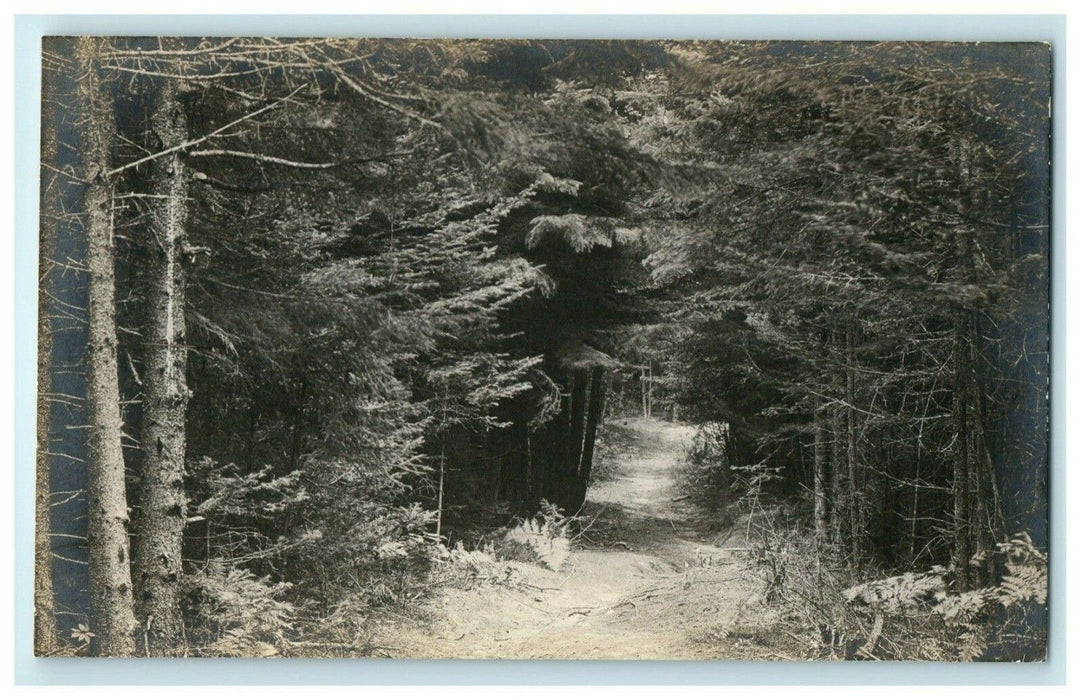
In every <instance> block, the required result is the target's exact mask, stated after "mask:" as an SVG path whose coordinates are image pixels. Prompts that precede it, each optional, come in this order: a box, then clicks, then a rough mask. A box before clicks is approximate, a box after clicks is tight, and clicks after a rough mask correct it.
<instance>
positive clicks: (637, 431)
mask: <svg viewBox="0 0 1088 700" xmlns="http://www.w3.org/2000/svg"><path fill="white" fill-rule="evenodd" d="M606 433H607V438H606V440H605V441H604V444H603V445H602V448H603V449H604V450H605V455H606V456H605V458H604V459H602V466H604V467H605V473H604V474H603V475H602V476H601V478H599V479H598V480H597V481H596V482H595V483H594V484H593V485H592V486H591V488H590V490H589V493H588V498H587V501H588V502H587V504H586V507H585V509H584V512H583V514H582V515H583V517H584V518H585V522H587V523H592V524H591V525H590V526H589V527H588V529H587V530H586V532H585V533H584V535H583V536H581V537H579V538H577V541H576V544H575V547H574V549H573V551H572V553H571V555H570V556H569V557H568V558H567V560H566V561H565V562H564V563H563V565H562V566H560V567H559V569H558V570H557V571H552V570H549V569H547V568H544V567H543V566H534V565H530V564H523V563H519V562H505V561H502V562H498V566H501V568H502V573H501V574H498V575H491V576H489V577H487V578H484V579H482V580H481V578H476V579H473V580H472V581H471V582H469V583H466V585H465V586H462V587H460V588H458V587H451V588H449V589H447V590H446V591H444V592H443V593H442V594H441V595H439V596H438V597H437V598H436V599H435V600H434V601H432V603H431V606H430V609H429V614H430V619H431V622H430V624H429V625H427V629H419V628H415V629H407V630H406V629H403V628H401V629H398V630H396V631H395V632H394V635H393V636H392V637H387V639H389V642H388V645H386V644H385V643H384V642H383V643H382V648H384V649H385V650H388V651H389V652H390V653H392V655H394V656H402V657H430V658H504V659H530V658H551V659H677V658H685V659H706V658H733V659H736V658H753V657H757V656H759V655H760V654H759V647H760V646H761V645H760V644H758V643H755V642H756V640H757V639H758V637H760V636H761V635H759V634H758V629H757V633H753V632H752V628H751V625H750V624H745V625H744V626H743V627H744V629H743V630H742V629H741V627H742V626H741V625H740V624H739V622H740V619H741V618H742V617H744V618H746V619H747V618H748V615H746V614H745V613H746V612H747V611H748V610H749V609H751V608H752V606H753V605H754V604H755V603H757V602H758V601H759V600H760V598H761V597H762V592H763V590H764V584H763V582H762V581H760V580H759V579H758V577H757V576H756V575H755V574H754V573H753V572H752V571H750V570H749V569H748V568H747V567H746V559H747V557H746V553H745V551H744V548H743V532H741V533H740V534H739V538H740V540H741V541H739V542H738V541H736V539H737V535H731V533H730V532H724V533H720V532H713V531H709V530H707V529H705V528H702V527H700V525H699V522H698V518H697V514H696V513H695V509H694V508H693V507H691V506H690V505H688V502H687V501H685V500H683V499H682V498H681V497H680V493H679V489H678V488H677V477H678V472H679V468H680V466H681V465H682V460H683V459H684V455H685V451H686V445H687V443H688V442H689V441H690V439H691V438H692V436H693V435H694V428H692V427H691V426H687V425H683V424H677V423H667V422H664V421H659V420H654V419H625V420H618V421H613V422H612V423H611V424H610V425H609V428H608V430H607V431H606ZM753 621H754V620H748V622H753ZM398 627H400V626H399V625H398ZM745 630H747V631H745ZM389 631H390V632H393V630H389ZM381 636H383V637H384V636H385V635H381Z"/></svg>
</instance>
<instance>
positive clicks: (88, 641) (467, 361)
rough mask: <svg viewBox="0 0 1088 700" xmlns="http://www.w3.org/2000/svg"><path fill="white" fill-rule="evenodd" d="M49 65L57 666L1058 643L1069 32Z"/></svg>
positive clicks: (50, 472) (50, 487)
mask: <svg viewBox="0 0 1088 700" xmlns="http://www.w3.org/2000/svg"><path fill="white" fill-rule="evenodd" d="M42 49H43V50H42V65H41V71H42V85H43V89H42V101H41V115H42V122H41V123H42V127H41V136H42V141H41V168H40V176H41V219H40V236H41V238H40V240H41V248H40V251H41V253H40V276H39V280H40V291H41V294H40V302H39V307H38V316H39V322H38V331H39V336H38V352H39V357H38V378H37V382H38V384H37V386H38V395H39V399H38V404H37V410H38V414H37V416H38V418H37V420H38V422H37V444H38V453H37V464H36V466H37V472H36V475H37V499H36V538H35V545H36V549H35V562H36V570H35V580H34V582H35V588H34V597H35V617H34V625H35V630H34V631H35V653H36V654H38V655H39V656H61V657H80V656H139V657H145V656H166V657H387V658H388V657H396V658H487V659H727V660H755V659H768V660H777V659H785V660H840V661H843V662H846V661H852V660H871V659H879V660H930V661H1042V660H1045V659H1046V658H1047V646H1048V631H1049V625H1048V599H1047V592H1048V570H1049V569H1048V561H1049V556H1050V554H1049V548H1048V544H1049V538H1048V528H1049V516H1048V513H1049V503H1048V484H1049V455H1048V439H1049V422H1048V421H1049V385H1048V377H1049V372H1050V367H1049V365H1050V363H1049V318H1050V311H1049V282H1050V189H1051V188H1050V131H1051V125H1050V99H1051V50H1050V47H1049V46H1048V45H1047V44H1043V43H985V42H984V43H978V42H973V43H937V42H897V41H885V42H811V41H810V42H789V41H771V42H765V41H572V40H555V41H543V40H531V41H529V40H525V41H514V40H436V39H428V40H408V39H395V40H392V39H391V40H383V39H374V38H362V39H344V38H328V39H326V38H313V37H311V38H254V37H234V38H230V37H228V38H223V37H216V38H201V37H169V38H166V37H133V36H124V37H102V36H72V37H59V36H58V37H47V38H45V40H44V42H43V47H42Z"/></svg>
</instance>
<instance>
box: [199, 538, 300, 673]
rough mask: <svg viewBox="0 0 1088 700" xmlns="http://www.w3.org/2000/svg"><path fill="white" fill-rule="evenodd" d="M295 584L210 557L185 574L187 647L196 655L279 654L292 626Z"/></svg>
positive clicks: (282, 650)
mask: <svg viewBox="0 0 1088 700" xmlns="http://www.w3.org/2000/svg"><path fill="white" fill-rule="evenodd" d="M290 588H291V585H290V584H288V583H272V582H271V581H270V580H269V578H268V577H258V576H256V575H254V574H253V573H252V572H250V571H247V570H246V569H240V568H234V567H229V566H228V565H227V564H226V563H225V562H223V561H222V560H212V561H210V562H208V564H207V566H206V567H205V568H204V569H202V570H201V571H199V572H197V573H195V574H193V575H191V576H188V577H186V580H185V585H184V590H185V595H186V599H187V602H188V605H187V606H186V607H187V612H188V615H187V619H186V629H187V641H188V645H189V649H188V651H189V652H191V653H194V654H196V655H198V656H245V657H251V656H276V655H279V654H282V653H284V652H285V650H286V646H287V634H288V633H290V632H291V631H293V629H294V618H295V613H296V610H295V607H294V605H292V604H291V603H289V602H286V601H284V600H282V597H283V595H284V594H286V593H287V592H288V591H289V590H290Z"/></svg>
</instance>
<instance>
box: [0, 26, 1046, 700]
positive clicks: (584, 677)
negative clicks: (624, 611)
mask: <svg viewBox="0 0 1088 700" xmlns="http://www.w3.org/2000/svg"><path fill="white" fill-rule="evenodd" d="M50 34H143V35H168V34H173V35H202V36H215V35H218V36H236V35H265V36H302V35H309V36H386V37H394V36H414V37H495V38H499V37H510V38H530V37H532V38H585V39H597V38H632V39H661V38H673V39H859V40H863V39H915V40H953V41H961V40H972V41H1048V42H1050V43H1051V44H1052V45H1053V47H1054V217H1053V223H1054V229H1053V248H1052V249H1053V255H1054V258H1053V259H1054V261H1055V264H1054V266H1053V269H1052V285H1053V287H1052V288H1053V304H1052V308H1053V314H1054V321H1053V336H1052V347H1053V355H1052V361H1053V364H1052V368H1053V369H1052V375H1051V376H1052V377H1056V378H1058V380H1059V381H1056V382H1053V389H1052V393H1051V396H1052V398H1053V423H1052V435H1051V445H1052V464H1053V470H1052V480H1051V494H1052V497H1051V519H1052V523H1053V533H1052V538H1051V553H1052V555H1051V589H1052V592H1051V611H1052V613H1051V614H1052V618H1051V635H1052V642H1051V652H1050V661H1049V662H1048V663H1045V664H929V663H892V662H888V663H877V662H867V663H865V662H861V663H816V662H807V663H806V662H785V661H774V662H724V661H723V662H709V661H705V662H633V661H632V662H624V661H581V662H576V661H571V662H563V661H507V662H501V661H410V660H404V661H399V660H397V661H394V660H376V659H365V660H306V661H304V660H284V659H276V660H234V659H189V660H170V659H141V660H137V659H129V660H108V659H35V658H34V657H33V655H32V653H31V631H32V620H31V617H32V610H33V596H32V583H33V581H32V568H33V522H34V518H33V503H34V499H33V495H34V466H33V464H34V435H35V430H34V416H35V409H34V393H35V384H34V377H35V371H36V369H35V367H36V365H35V352H36V343H35V331H36V319H35V312H36V309H37V305H36V303H35V299H36V294H37V284H36V280H37V276H36V270H37V259H38V258H37V222H38V190H37V186H38V152H39V149H38V134H39V124H38V106H39V89H40V75H39V56H40V47H41V42H40V40H41V37H42V36H45V35H50ZM14 103H15V110H16V114H15V137H16V143H15V260H14V262H15V299H16V308H15V467H16V469H15V506H16V507H15V535H16V540H15V559H16V560H15V601H14V603H15V616H14V619H15V625H16V629H15V680H16V683H20V684H62V683H68V684H105V683H110V684H147V683H160V684H257V683H259V684H284V685H288V684H348V683H366V684H371V683H373V684H379V683H380V684H391V683H418V684H444V685H445V684H465V683H496V684H500V683H501V684H511V683H528V684H544V683H557V684H571V683H579V684H592V683H624V684H658V683H672V684H711V683H728V684H790V685H796V684H846V683H849V684H868V683H872V684H880V685H901V684H942V685H948V684H991V683H992V684H1062V683H1064V682H1065V664H1066V648H1065V632H1066V590H1065V584H1066V560H1065V556H1066V552H1067V548H1066V531H1065V522H1066V520H1065V513H1066V501H1065V483H1066V464H1065V431H1066V424H1065V416H1066V412H1065V401H1066V396H1065V385H1064V378H1065V376H1066V373H1065V368H1066V355H1065V353H1066V349H1065V347H1066V341H1065V337H1066V336H1065V333H1066V329H1065V317H1066V299H1065V289H1066V284H1065V249H1066V231H1065V18H1064V16H1059V15H1051V16H951V15H946V16H924V15H915V16H911V15H906V16H876V15H866V16H850V15H839V16H788V15H776V16H771V15H767V16H755V15H748V16H686V17H685V16H635V15H629V16H559V15H553V16H521V17H518V16H482V15H477V16H427V17H419V16H308V17H306V16H280V15H276V16H272V15H263V16H262V15H251V16H241V15H234V16H211V15H193V16H170V15H163V16H140V15H129V16H18V17H16V18H15V100H14Z"/></svg>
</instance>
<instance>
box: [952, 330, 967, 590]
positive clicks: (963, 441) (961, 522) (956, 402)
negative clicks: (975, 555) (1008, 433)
mask: <svg viewBox="0 0 1088 700" xmlns="http://www.w3.org/2000/svg"><path fill="white" fill-rule="evenodd" d="M965 319H966V312H963V313H961V314H959V315H957V320H956V326H955V338H954V340H953V343H954V345H955V347H954V349H953V353H954V354H955V359H954V361H955V381H954V384H953V394H954V398H953V410H952V420H953V423H954V425H955V428H956V449H955V454H954V457H953V465H952V532H953V536H952V568H953V570H954V571H955V572H956V587H957V588H958V589H959V590H960V591H965V590H967V589H968V588H970V581H969V579H968V575H967V573H968V571H969V569H970V565H971V554H972V552H971V514H970V512H969V510H968V489H969V484H968V481H969V475H970V471H971V469H970V464H971V449H970V437H969V432H970V431H969V429H968V424H969V420H968V410H969V408H968V389H967V385H968V380H967V373H968V370H969V362H968V357H967V355H968V352H967V347H966V345H967V343H966V339H965V332H966V322H965Z"/></svg>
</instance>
